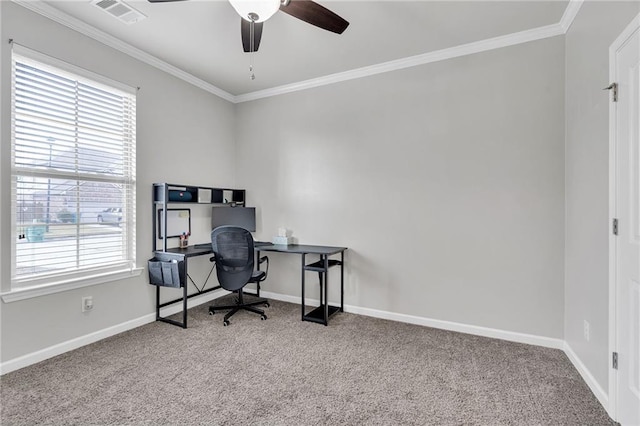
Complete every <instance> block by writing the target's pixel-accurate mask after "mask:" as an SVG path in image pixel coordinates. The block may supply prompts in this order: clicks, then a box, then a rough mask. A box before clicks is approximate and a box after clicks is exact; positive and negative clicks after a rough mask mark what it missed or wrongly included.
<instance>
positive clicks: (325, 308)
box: [255, 244, 347, 326]
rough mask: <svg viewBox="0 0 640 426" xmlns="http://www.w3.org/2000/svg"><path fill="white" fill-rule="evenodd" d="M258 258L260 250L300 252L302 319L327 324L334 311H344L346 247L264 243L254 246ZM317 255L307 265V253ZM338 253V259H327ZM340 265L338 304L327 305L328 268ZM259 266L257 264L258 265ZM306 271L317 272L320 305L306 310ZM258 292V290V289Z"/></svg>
mask: <svg viewBox="0 0 640 426" xmlns="http://www.w3.org/2000/svg"><path fill="white" fill-rule="evenodd" d="M255 250H256V252H257V253H258V258H260V252H261V251H270V252H277V253H293V254H300V255H301V258H302V266H301V270H302V283H301V285H302V301H301V305H302V306H301V313H302V321H310V322H315V323H318V324H324V325H325V326H326V325H329V318H330V317H331V316H333V315H334V314H335V313H336V312H344V252H345V250H347V247H328V246H309V245H298V244H293V245H276V244H273V245H266V246H257V247H256V248H255ZM309 254H311V255H319V256H320V260H318V261H317V262H314V263H311V264H309V265H307V263H306V262H307V259H306V258H307V255H309ZM336 254H340V260H337V259H329V257H330V256H333V255H336ZM333 266H340V306H333V305H329V283H328V272H329V268H331V267H333ZM258 267H259V266H258ZM307 271H310V272H317V273H318V278H319V282H320V306H318V307H316V308H315V309H313V310H311V311H310V312H308V313H307V312H306V310H307V308H306V303H305V274H306V272H307ZM258 293H259V290H258Z"/></svg>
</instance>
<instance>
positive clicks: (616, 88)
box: [602, 83, 618, 102]
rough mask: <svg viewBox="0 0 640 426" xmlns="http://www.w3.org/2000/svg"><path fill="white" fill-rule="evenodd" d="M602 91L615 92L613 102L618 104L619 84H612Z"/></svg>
mask: <svg viewBox="0 0 640 426" xmlns="http://www.w3.org/2000/svg"><path fill="white" fill-rule="evenodd" d="M602 90H613V102H618V83H611V84H610V85H608V86H607V87H605V88H604V89H602Z"/></svg>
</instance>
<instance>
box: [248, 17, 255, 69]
mask: <svg viewBox="0 0 640 426" xmlns="http://www.w3.org/2000/svg"><path fill="white" fill-rule="evenodd" d="M249 17H251V15H250V16H249ZM255 24H256V22H255V21H254V20H253V19H252V20H251V23H250V24H249V38H250V40H249V46H250V48H249V50H250V52H249V78H250V79H251V80H255V79H256V75H255V74H254V73H253V55H254V54H255V52H254V51H255V49H254V46H253V43H254V39H255V33H254V31H255V30H254V27H255Z"/></svg>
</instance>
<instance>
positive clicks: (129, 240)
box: [1, 43, 143, 302]
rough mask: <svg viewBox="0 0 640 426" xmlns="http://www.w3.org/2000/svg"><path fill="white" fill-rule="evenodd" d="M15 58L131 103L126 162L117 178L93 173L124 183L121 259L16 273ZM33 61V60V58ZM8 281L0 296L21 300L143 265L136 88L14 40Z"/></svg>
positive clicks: (132, 272) (131, 272) (134, 272)
mask: <svg viewBox="0 0 640 426" xmlns="http://www.w3.org/2000/svg"><path fill="white" fill-rule="evenodd" d="M16 61H18V62H22V63H28V64H29V65H32V66H34V65H35V66H36V68H38V69H41V70H44V71H47V72H53V73H56V74H57V75H62V76H64V77H71V78H73V79H75V80H76V81H79V82H82V83H87V84H89V85H90V86H93V87H99V88H104V89H107V90H108V91H111V92H120V93H121V94H123V95H125V96H129V97H130V99H131V102H132V108H131V113H130V114H128V117H129V118H130V119H131V122H132V127H133V130H132V132H131V134H130V138H128V139H127V142H126V143H127V145H128V147H130V149H131V153H130V155H131V157H130V158H131V161H130V162H129V163H128V167H127V168H126V170H125V172H124V174H123V176H122V177H120V178H118V177H115V178H114V177H113V176H109V175H107V174H105V175H104V176H101V175H97V177H96V176H94V180H95V181H99V182H107V181H109V180H110V178H111V179H112V180H114V181H119V183H120V184H122V185H123V187H124V188H125V189H124V190H123V191H122V201H123V207H124V206H125V205H126V208H123V214H125V217H124V218H123V222H124V226H125V227H126V229H125V232H124V234H123V238H126V239H125V240H124V241H121V243H122V247H123V248H125V247H126V249H125V253H126V254H125V258H124V259H122V260H119V261H117V262H114V263H113V264H109V265H107V266H97V267H84V268H74V269H72V270H68V271H62V272H55V271H54V272H52V273H47V274H30V275H28V276H20V277H17V276H16V270H15V268H16V261H17V257H16V256H17V255H16V251H17V244H18V217H17V212H16V211H15V210H16V209H15V208H14V207H15V206H14V202H15V201H14V197H15V195H16V190H17V189H16V188H17V185H18V183H17V176H19V175H21V174H22V173H24V171H25V170H29V169H28V168H25V167H24V166H17V165H16V159H15V155H14V152H15V143H16V139H15V130H16V127H15V117H16V111H15V103H14V102H15V90H16V81H15V75H14V69H15V63H16ZM34 62H35V63H34ZM10 92H11V108H10V112H11V147H10V153H11V161H10V166H11V171H10V175H11V183H10V191H11V205H12V208H11V210H12V211H11V218H10V224H11V236H10V238H11V247H10V250H11V280H10V289H9V292H7V293H2V294H1V296H2V299H3V301H5V302H10V301H15V300H22V299H25V298H30V297H36V296H41V295H44V294H51V293H56V292H60V291H66V290H70V289H73V288H80V287H85V286H89V285H96V284H100V283H106V282H110V281H114V280H120V279H124V278H128V277H131V276H138V275H140V274H141V273H142V270H143V268H138V267H136V238H135V235H136V186H137V183H136V182H137V180H136V157H135V151H136V127H135V126H136V109H135V108H136V106H135V103H136V92H137V89H135V88H132V87H129V86H127V85H124V84H122V83H120V82H117V81H113V80H111V79H108V78H106V77H104V76H101V75H99V74H96V73H93V72H91V71H88V70H85V69H83V68H80V67H77V66H75V65H72V64H69V63H67V62H64V61H61V60H58V59H56V58H52V57H50V56H48V55H45V54H42V53H40V52H36V51H34V50H31V49H28V48H26V47H24V46H20V45H18V44H16V43H13V44H12V52H11V86H10ZM73 174H74V175H75V177H76V178H78V177H79V178H82V176H83V172H82V171H77V170H76V171H74V172H73ZM35 175H39V176H45V177H47V176H48V177H49V178H52V179H53V178H59V177H60V173H56V171H52V170H45V171H43V170H42V169H40V170H37V171H36V172H35Z"/></svg>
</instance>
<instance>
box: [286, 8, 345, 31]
mask: <svg viewBox="0 0 640 426" xmlns="http://www.w3.org/2000/svg"><path fill="white" fill-rule="evenodd" d="M280 10H281V11H283V12H284V13H286V14H288V15H291V16H293V17H294V18H298V19H301V20H303V21H304V22H307V23H309V24H311V25H315V26H316V27H320V28H322V29H324V30H327V31H331V32H334V33H338V34H342V33H343V32H344V30H346V29H347V27H348V26H349V22H347V21H346V20H344V19H342V18H341V17H340V16H338V15H336V14H335V13H333V12H332V11H330V10H329V9H327V8H325V7H324V6H320V5H319V4H318V3H316V2H313V1H311V0H291V1H290V2H289V4H287V5H286V6H285V5H284V4H283V5H282V6H280Z"/></svg>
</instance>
